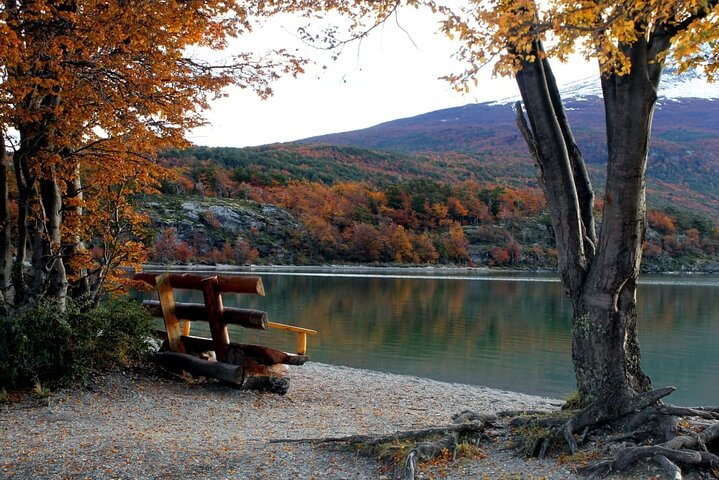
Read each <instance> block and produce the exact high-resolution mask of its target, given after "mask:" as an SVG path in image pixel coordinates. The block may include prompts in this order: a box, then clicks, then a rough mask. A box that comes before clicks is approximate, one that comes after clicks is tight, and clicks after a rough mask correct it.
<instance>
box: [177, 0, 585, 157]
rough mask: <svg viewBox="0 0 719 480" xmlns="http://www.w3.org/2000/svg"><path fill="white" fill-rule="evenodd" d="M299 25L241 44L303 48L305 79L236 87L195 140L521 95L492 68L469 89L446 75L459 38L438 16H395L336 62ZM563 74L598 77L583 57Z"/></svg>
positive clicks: (278, 134)
mask: <svg viewBox="0 0 719 480" xmlns="http://www.w3.org/2000/svg"><path fill="white" fill-rule="evenodd" d="M398 23H399V25H398ZM296 25H298V23H293V21H292V20H291V19H288V18H283V19H277V20H275V21H273V22H272V23H271V24H269V25H267V26H265V27H263V28H262V29H260V30H258V31H256V32H255V33H253V34H252V35H250V36H247V37H243V38H242V39H240V40H238V41H237V42H236V43H235V44H234V45H233V48H237V49H248V48H251V49H252V50H255V51H262V50H263V49H265V47H267V48H276V47H278V46H282V47H284V48H287V49H288V50H295V49H298V51H299V52H300V53H302V54H303V55H306V56H309V57H313V58H315V59H316V60H317V64H316V65H314V66H312V65H311V66H309V67H308V68H307V73H306V74H304V75H302V76H301V77H299V78H297V79H293V78H286V79H282V80H280V81H278V82H276V83H275V84H274V86H273V89H274V92H275V93H274V95H273V96H272V97H271V98H270V99H268V100H260V99H259V98H257V97H256V96H255V95H254V94H253V93H252V92H249V91H246V90H240V89H230V90H228V93H229V96H228V97H227V98H223V99H220V100H218V101H216V102H214V103H213V105H212V108H211V110H210V111H208V112H206V117H207V119H208V120H209V122H210V124H209V125H208V126H206V127H203V128H200V129H197V130H195V131H193V132H192V133H191V134H190V135H189V136H188V138H189V139H190V141H192V142H193V143H195V144H197V145H209V146H230V147H244V146H251V145H263V144H267V143H274V142H286V141H292V140H298V139H301V138H306V137H310V136H314V135H322V134H326V133H334V132H342V131H348V130H356V129H360V128H366V127H370V126H372V125H376V124H378V123H382V122H386V121H389V120H394V119H397V118H404V117H410V116H413V115H418V114H421V113H425V112H430V111H433V110H439V109H442V108H448V107H454V106H459V105H466V104H468V103H475V102H484V101H488V100H497V99H501V98H506V97H508V96H514V95H517V94H518V91H517V87H516V85H515V84H514V82H513V81H512V80H511V79H502V78H492V75H491V71H490V69H487V71H486V72H484V73H483V74H482V77H481V78H480V79H479V80H480V81H479V86H478V87H477V88H475V89H474V90H472V91H471V92H470V93H469V94H460V93H457V92H455V91H454V90H453V89H452V88H451V87H450V86H449V84H448V83H447V82H445V81H444V80H439V79H438V77H440V76H442V75H445V74H447V73H451V72H456V71H458V68H457V65H456V63H454V62H453V61H452V59H451V56H452V53H453V51H454V47H453V42H452V41H450V40H449V39H447V38H446V37H444V36H443V35H441V34H438V33H435V32H436V28H437V27H436V20H434V19H432V18H431V17H429V15H427V14H422V13H419V12H417V11H415V10H408V11H403V12H400V14H399V15H398V18H397V22H395V21H390V22H387V24H386V25H384V26H383V27H381V28H379V29H377V30H375V31H374V32H373V33H372V35H371V37H370V38H369V39H366V40H363V41H362V42H361V43H355V44H352V45H350V46H348V47H346V48H345V50H344V51H343V53H342V54H341V55H340V58H339V60H336V61H332V60H331V58H330V54H329V53H328V52H320V51H316V50H313V49H311V48H309V47H307V46H305V45H303V44H302V42H301V41H300V40H299V39H298V38H297V36H296V34H295V33H294V32H295V31H296ZM400 26H401V28H400ZM323 66H326V67H327V68H324V69H323V68H322V67H323ZM555 73H556V74H557V77H558V80H559V82H560V83H567V82H570V81H573V80H577V79H580V78H585V77H587V76H589V75H591V68H587V66H586V65H585V64H584V63H583V62H581V61H579V62H575V64H574V65H568V66H559V65H557V66H555Z"/></svg>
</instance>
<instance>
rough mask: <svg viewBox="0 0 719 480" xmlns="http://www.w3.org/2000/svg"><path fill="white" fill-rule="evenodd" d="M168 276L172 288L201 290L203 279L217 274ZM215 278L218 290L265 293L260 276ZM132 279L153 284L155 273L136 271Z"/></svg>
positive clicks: (178, 274) (174, 274)
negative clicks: (218, 286)
mask: <svg viewBox="0 0 719 480" xmlns="http://www.w3.org/2000/svg"><path fill="white" fill-rule="evenodd" d="M168 276H169V277H170V283H172V286H173V288H183V289H188V290H202V288H203V287H202V285H203V281H204V280H206V279H208V278H212V277H217V275H212V276H207V275H194V274H191V273H173V274H168ZM217 278H218V281H219V285H220V292H227V293H248V294H254V295H262V296H264V295H265V287H264V285H263V283H262V278H260V277H257V276H250V275H243V276H234V275H228V276H221V277H217ZM133 279H134V280H141V281H143V282H146V283H149V284H150V285H155V275H154V274H151V273H146V272H141V273H136V274H135V275H134V277H133Z"/></svg>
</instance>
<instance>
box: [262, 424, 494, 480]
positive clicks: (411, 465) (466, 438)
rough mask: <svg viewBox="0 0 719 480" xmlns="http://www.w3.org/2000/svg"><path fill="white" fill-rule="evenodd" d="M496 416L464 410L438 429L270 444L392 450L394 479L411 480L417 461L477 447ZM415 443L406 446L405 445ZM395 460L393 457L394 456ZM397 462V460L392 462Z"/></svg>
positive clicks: (378, 450) (283, 441)
mask: <svg viewBox="0 0 719 480" xmlns="http://www.w3.org/2000/svg"><path fill="white" fill-rule="evenodd" d="M496 419H497V417H496V416H495V415H481V414H477V413H474V412H469V411H465V412H462V413H460V414H457V415H455V416H454V417H453V418H452V421H453V423H452V424H450V425H445V426H441V427H430V428H426V429H422V430H410V431H404V432H395V433H391V434H388V435H351V436H347V437H323V438H298V439H273V440H270V441H269V443H312V444H325V443H345V444H349V445H354V446H357V447H360V448H362V449H363V450H365V451H369V452H373V453H376V454H380V456H383V457H386V456H387V455H386V454H383V453H382V451H383V450H385V451H391V452H395V453H397V452H398V451H399V452H400V454H401V455H402V461H401V462H400V464H399V465H397V472H396V475H395V478H398V479H401V480H414V479H415V478H416V476H417V473H418V468H419V462H426V461H429V460H432V459H434V458H437V457H439V456H441V455H445V454H449V455H450V456H451V458H452V459H456V457H457V451H458V447H459V446H460V445H462V444H467V443H469V444H472V445H477V444H478V443H479V442H480V440H481V438H482V435H483V433H484V431H485V429H486V428H487V427H489V426H490V425H493V422H494V421H495V420H496ZM408 441H411V442H414V443H413V444H411V445H409V446H408V445H407V443H406V442H408ZM394 456H395V457H396V455H394ZM395 461H396V459H395Z"/></svg>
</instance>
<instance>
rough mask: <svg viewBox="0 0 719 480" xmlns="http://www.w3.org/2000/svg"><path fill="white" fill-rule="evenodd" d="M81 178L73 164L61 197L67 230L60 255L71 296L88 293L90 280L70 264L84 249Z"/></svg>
mask: <svg viewBox="0 0 719 480" xmlns="http://www.w3.org/2000/svg"><path fill="white" fill-rule="evenodd" d="M82 202H83V193H82V179H81V177H80V164H79V163H76V164H75V171H74V174H73V176H72V178H71V179H70V180H69V181H67V182H66V193H65V195H64V197H63V218H62V221H63V224H64V226H65V229H67V230H68V231H69V233H68V235H67V238H65V239H64V242H63V252H62V257H63V261H64V262H65V268H66V269H67V276H68V279H72V284H71V286H70V294H71V296H72V297H73V298H80V297H84V296H89V295H90V281H89V279H88V272H87V269H84V268H81V269H78V270H76V269H75V268H74V267H73V264H72V257H73V256H75V255H77V254H78V253H79V252H81V251H83V250H84V249H85V244H84V243H83V241H82V239H81V238H80V233H79V225H80V223H81V222H82V216H83V208H82Z"/></svg>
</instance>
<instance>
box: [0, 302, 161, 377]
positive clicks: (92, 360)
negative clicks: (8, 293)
mask: <svg viewBox="0 0 719 480" xmlns="http://www.w3.org/2000/svg"><path fill="white" fill-rule="evenodd" d="M150 334H151V317H150V316H149V314H148V313H147V312H146V311H145V310H144V309H143V308H142V307H141V306H140V305H138V304H137V303H134V302H127V301H120V300H112V301H108V302H107V303H104V304H102V305H100V306H98V307H96V308H93V309H91V310H89V311H83V309H82V308H81V305H79V304H78V303H76V302H70V303H69V304H68V306H67V308H66V309H65V311H62V310H61V309H60V308H59V307H58V305H57V304H53V303H48V302H41V303H39V304H37V305H34V306H32V307H29V308H25V309H21V310H19V311H17V312H14V313H13V314H10V315H3V316H2V317H0V387H7V388H18V387H25V386H29V385H32V384H34V383H38V382H39V383H42V384H43V385H49V386H52V387H58V386H64V385H68V384H73V383H79V384H84V383H86V382H87V380H88V379H89V377H90V374H91V373H93V372H97V371H100V370H105V369H108V368H112V367H115V366H118V365H123V364H128V363H130V362H132V361H139V360H141V359H143V358H144V357H145V356H146V355H147V354H148V353H149V352H150V350H151V344H150V343H149V338H150Z"/></svg>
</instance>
